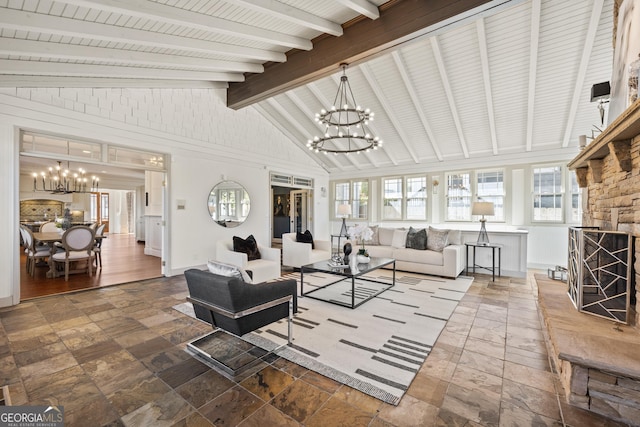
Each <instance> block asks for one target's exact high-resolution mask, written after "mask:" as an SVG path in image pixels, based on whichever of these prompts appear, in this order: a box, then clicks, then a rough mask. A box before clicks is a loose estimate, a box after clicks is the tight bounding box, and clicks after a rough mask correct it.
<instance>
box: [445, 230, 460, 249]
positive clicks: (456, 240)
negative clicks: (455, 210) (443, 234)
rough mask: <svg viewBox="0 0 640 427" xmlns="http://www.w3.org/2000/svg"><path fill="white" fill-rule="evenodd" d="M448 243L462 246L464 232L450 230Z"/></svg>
mask: <svg viewBox="0 0 640 427" xmlns="http://www.w3.org/2000/svg"><path fill="white" fill-rule="evenodd" d="M447 241H448V242H447V243H448V244H450V245H461V244H462V231H460V230H449V235H448V236H447Z"/></svg>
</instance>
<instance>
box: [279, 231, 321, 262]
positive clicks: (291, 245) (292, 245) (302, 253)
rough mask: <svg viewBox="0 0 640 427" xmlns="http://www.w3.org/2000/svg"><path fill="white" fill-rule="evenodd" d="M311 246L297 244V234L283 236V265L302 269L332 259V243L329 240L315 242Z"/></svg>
mask: <svg viewBox="0 0 640 427" xmlns="http://www.w3.org/2000/svg"><path fill="white" fill-rule="evenodd" d="M313 245H314V246H315V248H314V249H312V248H311V244H309V243H302V242H296V233H285V234H283V235H282V264H283V265H286V266H289V267H294V268H300V267H302V266H303V265H306V264H311V263H312V262H318V261H324V260H329V259H331V242H330V241H329V240H315V239H314V240H313Z"/></svg>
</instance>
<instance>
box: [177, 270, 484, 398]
mask: <svg viewBox="0 0 640 427" xmlns="http://www.w3.org/2000/svg"><path fill="white" fill-rule="evenodd" d="M374 273H375V274H372V275H368V276H366V277H369V278H374V279H375V280H379V281H389V282H390V281H391V272H388V271H386V270H378V271H375V272H374ZM282 278H283V279H289V278H295V279H296V280H297V281H298V290H299V289H300V275H299V274H298V273H292V274H289V275H286V276H283V277H282ZM304 279H305V284H304V285H305V292H308V290H310V288H311V287H322V286H323V285H325V284H327V283H330V282H332V281H335V280H336V276H332V275H329V274H325V273H311V274H305V276H304ZM472 282H473V278H471V277H466V276H460V277H458V278H457V279H455V280H452V279H445V278H440V277H432V276H424V275H422V276H421V275H413V274H410V273H401V272H399V273H397V275H396V286H394V287H393V288H390V289H389V290H387V291H385V292H383V293H381V294H380V295H378V296H376V297H375V298H373V299H372V300H370V301H367V302H365V303H364V304H363V305H361V306H359V307H357V308H356V309H353V310H352V309H350V308H346V307H342V306H339V305H334V304H330V303H328V302H324V301H319V300H315V299H311V298H307V297H305V298H299V299H298V308H299V312H298V314H297V315H296V316H295V318H294V328H293V336H294V343H293V345H292V346H284V347H282V348H279V349H277V350H276V351H275V352H276V354H278V355H279V356H281V357H283V358H285V359H288V360H290V361H292V362H294V363H297V364H299V365H302V366H304V367H306V368H308V369H311V370H313V371H316V372H318V373H320V374H322V375H325V376H327V377H329V378H332V379H334V380H336V381H338V382H341V383H343V384H346V385H349V386H350V387H353V388H355V389H357V390H360V391H362V392H364V393H367V394H369V395H371V396H374V397H376V398H378V399H380V400H382V401H384V402H387V403H391V404H394V405H397V404H398V402H399V401H400V399H401V398H402V396H403V395H404V393H405V392H406V390H407V389H408V387H409V385H410V384H411V381H412V380H413V378H414V377H415V375H416V374H417V372H418V370H419V369H420V366H421V365H422V363H423V362H424V360H425V358H426V357H427V356H428V355H429V352H430V351H431V348H432V346H433V345H434V344H435V342H436V339H437V338H438V336H439V335H440V332H441V331H442V329H443V328H444V326H445V324H446V322H447V320H448V319H449V317H450V316H451V314H452V313H453V311H454V309H455V308H456V306H457V304H458V301H460V299H461V298H462V297H463V296H464V294H465V293H466V292H467V290H468V289H469V286H470V285H471V283H472ZM307 286H309V287H310V288H309V289H308V288H307ZM371 286H372V283H371V282H369V281H365V280H357V281H356V291H355V293H356V295H360V294H363V295H366V294H367V293H369V292H371ZM322 292H323V293H325V294H327V293H330V292H334V293H335V299H343V298H348V300H349V301H350V299H351V283H350V281H348V282H342V283H338V284H336V285H331V286H329V287H327V288H325V289H323V291H322ZM181 306H184V304H181ZM175 308H176V309H178V307H175ZM186 309H187V310H188V307H187V308H186ZM180 311H183V312H185V307H180ZM286 336H287V323H286V321H281V322H278V323H273V324H271V325H268V326H267V327H265V328H263V329H260V330H257V331H255V332H254V333H251V334H247V335H245V336H243V339H245V340H246V341H248V342H251V343H252V344H255V345H258V346H260V347H262V348H265V349H267V350H272V349H274V348H276V347H279V346H281V345H282V344H285V343H286Z"/></svg>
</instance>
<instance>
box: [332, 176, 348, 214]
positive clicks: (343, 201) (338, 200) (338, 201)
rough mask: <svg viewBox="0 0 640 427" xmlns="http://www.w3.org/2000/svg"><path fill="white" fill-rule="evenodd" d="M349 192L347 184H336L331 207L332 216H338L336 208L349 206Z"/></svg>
mask: <svg viewBox="0 0 640 427" xmlns="http://www.w3.org/2000/svg"><path fill="white" fill-rule="evenodd" d="M350 194H351V193H350V191H349V182H337V183H336V186H335V195H336V197H335V203H334V206H333V215H334V216H336V215H337V214H338V206H340V205H350V204H351V197H350Z"/></svg>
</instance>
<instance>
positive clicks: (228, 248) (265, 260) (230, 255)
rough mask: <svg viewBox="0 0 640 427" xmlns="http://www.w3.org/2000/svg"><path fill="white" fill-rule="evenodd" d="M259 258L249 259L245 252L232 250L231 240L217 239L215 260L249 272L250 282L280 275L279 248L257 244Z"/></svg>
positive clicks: (259, 281) (272, 278)
mask: <svg viewBox="0 0 640 427" xmlns="http://www.w3.org/2000/svg"><path fill="white" fill-rule="evenodd" d="M258 250H259V251H260V259H255V260H251V261H249V257H248V256H247V254H245V253H243V252H234V251H233V241H229V240H218V242H217V244H216V260H217V261H220V262H224V263H226V264H232V265H235V266H238V267H240V268H241V269H243V270H245V271H247V272H251V279H252V280H251V283H262V282H267V281H269V280H274V279H277V278H279V277H280V249H276V248H268V247H266V246H261V245H260V244H258Z"/></svg>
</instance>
